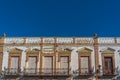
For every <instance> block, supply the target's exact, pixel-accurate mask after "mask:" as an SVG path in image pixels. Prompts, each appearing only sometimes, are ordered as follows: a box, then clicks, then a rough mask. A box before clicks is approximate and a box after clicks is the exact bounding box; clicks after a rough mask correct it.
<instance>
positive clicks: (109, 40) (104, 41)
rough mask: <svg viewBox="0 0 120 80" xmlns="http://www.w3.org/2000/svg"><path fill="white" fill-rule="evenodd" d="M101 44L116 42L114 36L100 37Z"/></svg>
mask: <svg viewBox="0 0 120 80" xmlns="http://www.w3.org/2000/svg"><path fill="white" fill-rule="evenodd" d="M98 43H99V44H115V40H114V38H98Z"/></svg>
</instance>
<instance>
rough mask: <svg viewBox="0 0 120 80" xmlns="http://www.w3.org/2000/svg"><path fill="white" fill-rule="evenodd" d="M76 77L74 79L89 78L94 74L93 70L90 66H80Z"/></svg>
mask: <svg viewBox="0 0 120 80" xmlns="http://www.w3.org/2000/svg"><path fill="white" fill-rule="evenodd" d="M73 73H76V75H77V76H76V77H75V78H74V79H89V78H90V77H92V76H94V73H93V70H90V69H88V68H80V69H79V70H77V71H76V72H73Z"/></svg>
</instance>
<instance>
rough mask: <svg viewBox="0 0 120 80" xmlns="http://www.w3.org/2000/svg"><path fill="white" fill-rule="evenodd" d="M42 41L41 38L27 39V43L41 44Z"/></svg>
mask: <svg viewBox="0 0 120 80" xmlns="http://www.w3.org/2000/svg"><path fill="white" fill-rule="evenodd" d="M40 42H41V39H40V38H27V39H26V43H40Z"/></svg>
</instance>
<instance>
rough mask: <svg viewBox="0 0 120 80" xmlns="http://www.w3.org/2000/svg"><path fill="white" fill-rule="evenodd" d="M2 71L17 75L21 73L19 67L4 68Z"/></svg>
mask: <svg viewBox="0 0 120 80" xmlns="http://www.w3.org/2000/svg"><path fill="white" fill-rule="evenodd" d="M4 73H5V74H6V75H19V74H20V73H21V69H19V68H5V70H4Z"/></svg>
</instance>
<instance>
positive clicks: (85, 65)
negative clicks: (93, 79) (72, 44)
mask: <svg viewBox="0 0 120 80" xmlns="http://www.w3.org/2000/svg"><path fill="white" fill-rule="evenodd" d="M80 72H81V73H83V74H84V73H89V57H81V58H80Z"/></svg>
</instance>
